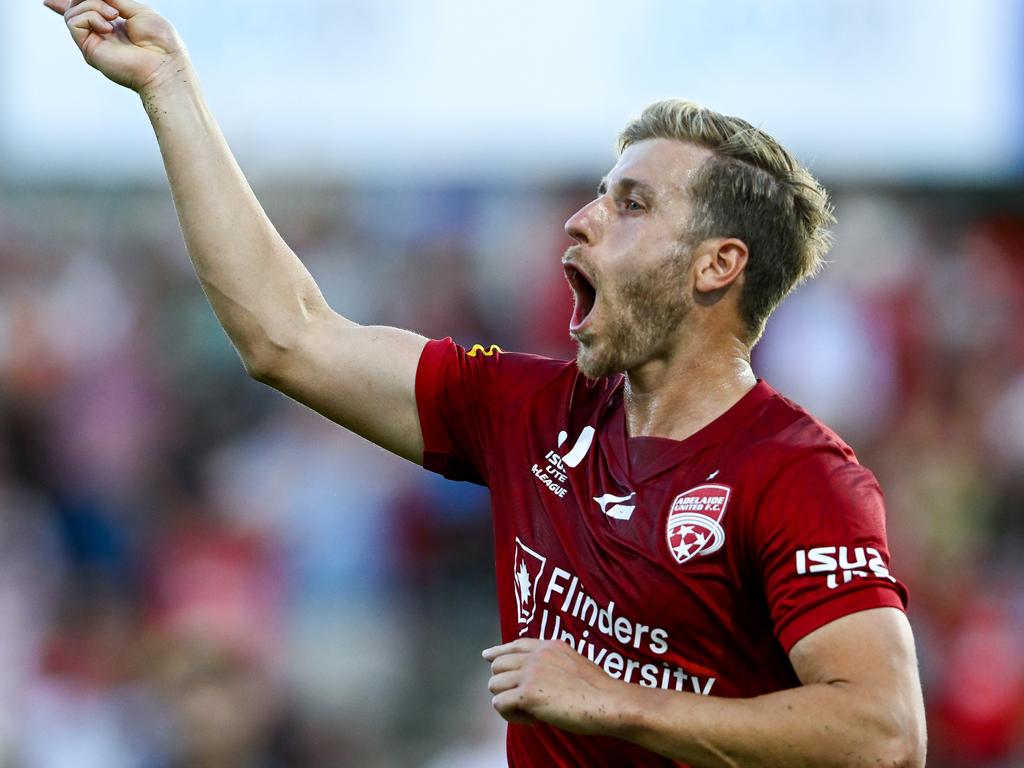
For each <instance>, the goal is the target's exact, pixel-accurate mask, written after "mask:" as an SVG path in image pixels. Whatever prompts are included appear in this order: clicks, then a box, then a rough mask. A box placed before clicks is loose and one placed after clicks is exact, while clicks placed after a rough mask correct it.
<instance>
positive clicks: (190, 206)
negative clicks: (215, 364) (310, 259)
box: [44, 0, 426, 463]
mask: <svg viewBox="0 0 1024 768" xmlns="http://www.w3.org/2000/svg"><path fill="white" fill-rule="evenodd" d="M44 2H45V5H46V6H47V7H49V8H51V9H52V10H54V11H56V12H58V13H62V14H64V18H65V21H66V22H67V25H68V28H69V30H70V32H71V36H72V38H73V39H74V41H75V43H76V44H77V45H78V47H79V49H80V50H81V52H82V55H83V56H84V58H85V60H86V61H87V62H88V63H89V64H90V65H91V66H93V67H95V68H96V69H98V70H99V71H100V72H102V73H103V74H104V75H106V76H107V77H108V78H109V79H111V80H113V81H114V82H115V83H118V84H119V85H123V86H125V87H127V88H131V89H132V90H134V91H136V92H137V93H138V94H139V96H140V97H141V99H142V103H143V105H144V106H145V108H146V112H147V113H148V114H149V118H150V122H151V123H152V125H153V130H154V132H155V133H156V138H157V141H158V142H159V144H160V152H161V154H162V155H163V160H164V167H165V168H166V170H167V178H168V180H169V181H170V185H171V192H172V194H173V197H174V205H175V208H176V209H177V212H178V218H179V220H180V222H181V230H182V233H183V234H184V236H185V244H186V246H187V247H188V252H189V256H190V257H191V259H192V263H193V264H194V265H195V269H196V274H197V275H198V276H199V281H200V283H201V284H202V286H203V290H204V291H205V292H206V296H207V297H208V299H209V300H210V304H211V305H212V307H213V310H214V312H215V313H216V314H217V318H218V320H219V321H220V323H221V325H222V326H223V327H224V330H225V331H227V334H228V336H229V337H230V338H231V341H232V343H233V344H234V345H235V348H236V349H237V350H238V352H239V354H240V355H241V357H242V361H243V362H244V364H245V367H246V370H247V371H248V372H249V374H250V375H251V376H252V377H253V378H255V379H258V380H260V381H263V382H265V383H267V384H270V385H271V386H273V387H275V388H277V389H279V390H280V391H281V392H283V393H285V394H286V395H289V396H290V397H293V398H295V399H296V400H298V401H299V402H302V403H305V404H306V405H308V406H310V407H311V408H314V409H315V410H317V411H319V412H320V413H323V414H324V415H325V416H327V417H328V418H330V419H332V420H334V421H336V422H338V423H339V424H341V425H342V426H344V427H347V428H348V429H351V430H353V431H354V432H357V433H358V434H360V435H363V436H364V437H366V438H367V439H369V440H372V441H373V442H375V443H377V444H378V445H381V446H383V447H384V448H387V449H388V450H390V451H393V452H394V453H397V454H399V455H400V456H404V457H405V458H407V459H410V460H412V461H415V462H417V463H419V462H421V461H422V454H423V438H422V434H421V431H420V424H419V418H418V415H417V411H416V400H415V391H414V384H415V376H416V366H417V364H418V361H419V356H420V352H421V351H422V350H423V346H424V344H426V339H424V338H423V337H422V336H418V335H416V334H414V333H410V332H408V331H403V330H399V329H397V328H387V327H369V326H360V325H358V324H356V323H354V322H352V321H350V320H348V319H346V318H344V317H342V316H341V315H339V314H337V313H336V312H334V311H333V310H332V309H331V308H330V307H329V306H328V305H327V302H326V301H325V300H324V297H323V295H322V294H321V293H320V290H319V288H317V285H316V283H315V282H314V281H313V278H312V276H311V275H310V274H309V272H308V270H306V268H305V267H304V266H303V264H302V262H301V261H299V259H298V257H297V256H296V255H295V253H294V252H293V251H292V250H291V249H290V248H289V247H288V245H287V243H285V242H284V240H283V239H282V238H281V236H280V235H279V234H278V233H277V230H275V229H274V226H273V224H271V222H270V220H269V219H268V218H267V215H266V214H265V213H264V211H263V208H262V207H261V206H260V204H259V201H258V200H257V199H256V196H255V195H254V194H253V192H252V190H251V189H250V187H249V184H248V183H247V182H246V180H245V177H244V176H243V174H242V171H241V169H240V168H239V167H238V164H237V163H236V162H235V158H234V157H233V156H232V154H231V151H230V149H229V148H228V145H227V142H226V141H225V140H224V136H223V134H222V133H221V131H220V128H219V127H218V125H217V122H216V120H214V118H213V115H212V114H211V113H210V110H209V109H208V108H207V106H206V103H205V101H204V99H203V95H202V92H201V90H200V87H199V82H198V79H197V77H196V73H195V71H194V70H193V68H192V64H191V62H190V60H189V56H188V52H187V50H186V49H185V45H184V43H183V42H182V40H181V38H180V37H179V36H178V34H177V32H176V31H175V29H174V27H173V26H172V25H171V24H170V23H169V22H168V21H167V20H166V19H164V18H162V17H161V16H160V15H158V14H157V13H155V12H154V11H153V10H151V9H150V8H148V7H147V6H144V5H142V4H141V3H137V2H134V0H109V2H103V1H102V0H44Z"/></svg>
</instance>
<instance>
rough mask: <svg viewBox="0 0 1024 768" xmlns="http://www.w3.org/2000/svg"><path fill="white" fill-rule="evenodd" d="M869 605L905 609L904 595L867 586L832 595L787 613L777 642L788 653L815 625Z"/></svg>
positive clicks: (820, 625) (855, 611)
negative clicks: (800, 610) (788, 614)
mask: <svg viewBox="0 0 1024 768" xmlns="http://www.w3.org/2000/svg"><path fill="white" fill-rule="evenodd" d="M871 608H898V609H899V610H901V611H906V608H907V606H906V598H905V597H904V596H903V595H901V594H900V593H899V592H898V591H896V589H895V588H890V587H882V586H868V587H866V588H863V589H858V590H856V591H854V592H847V593H845V594H842V595H839V596H836V597H831V598H830V599H828V600H826V601H825V602H822V603H819V604H817V605H815V606H812V607H811V608H809V609H808V610H805V611H802V612H794V613H793V614H790V616H789V617H787V618H786V619H785V620H784V621H783V622H781V623H780V624H779V625H778V626H777V627H776V629H775V632H776V635H777V636H778V638H779V643H780V644H781V645H782V648H783V650H784V651H785V652H786V653H787V654H788V653H789V652H790V650H791V649H792V648H793V646H794V645H796V644H797V642H799V641H800V640H802V639H803V638H804V637H806V636H807V635H809V634H810V633H811V632H813V631H814V630H816V629H820V628H821V627H823V626H825V625H826V624H828V623H829V622H831V621H835V620H836V619H839V618H842V617H843V616H848V615H849V614H851V613H858V612H859V611H867V610H870V609H871Z"/></svg>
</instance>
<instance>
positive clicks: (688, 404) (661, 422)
mask: <svg viewBox="0 0 1024 768" xmlns="http://www.w3.org/2000/svg"><path fill="white" fill-rule="evenodd" d="M710 337H711V336H710V335H708V336H705V335H704V334H701V333H697V334H691V335H690V336H689V337H688V338H687V339H685V340H683V341H682V342H681V343H680V344H678V345H676V347H675V348H674V349H673V350H672V351H671V353H670V354H668V355H666V356H664V357H658V358H655V359H652V360H649V361H647V362H645V363H643V364H642V365H639V366H637V367H636V368H634V369H632V370H629V371H627V372H626V382H625V408H626V428H627V430H628V432H629V435H630V436H631V437H667V438H671V439H673V440H685V439H686V438H687V437H689V436H690V435H692V434H694V433H695V432H697V431H698V430H700V429H702V428H703V427H705V426H707V425H708V424H710V423H711V422H712V421H714V420H715V419H717V418H718V417H719V416H721V415H722V414H723V413H725V412H726V411H727V410H729V408H731V407H732V406H733V405H735V404H736V403H737V402H739V400H740V398H742V397H743V395H745V394H746V393H747V392H749V391H750V390H751V389H752V388H753V387H754V385H755V384H756V383H757V379H756V377H755V376H754V372H753V370H752V369H751V367H750V351H749V349H748V348H747V346H746V345H745V344H744V343H743V342H741V341H740V340H739V339H736V338H735V337H729V339H728V341H727V342H726V343H721V340H720V339H719V341H716V342H715V343H713V344H712V343H709V342H708V341H707V339H708V338H710Z"/></svg>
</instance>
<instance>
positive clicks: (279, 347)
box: [45, 0, 925, 768]
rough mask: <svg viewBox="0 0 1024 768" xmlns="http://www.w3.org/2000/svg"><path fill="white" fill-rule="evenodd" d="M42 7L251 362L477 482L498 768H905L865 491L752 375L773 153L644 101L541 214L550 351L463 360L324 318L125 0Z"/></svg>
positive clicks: (421, 341) (802, 203)
mask: <svg viewBox="0 0 1024 768" xmlns="http://www.w3.org/2000/svg"><path fill="white" fill-rule="evenodd" d="M45 2H46V4H47V5H48V6H49V7H51V8H52V9H54V10H55V11H58V12H61V13H63V14H64V16H65V19H66V23H67V25H68V27H69V29H70V31H71V35H72V37H73V39H74V41H75V42H76V43H77V45H78V47H79V48H80V49H81V51H82V53H83V55H84V57H85V60H86V61H87V62H88V63H89V64H91V65H92V66H94V67H96V68H97V69H99V70H100V71H101V72H102V73H103V74H105V75H106V76H107V77H108V78H110V79H111V80H113V81H114V82H117V83H119V84H121V85H124V86H127V87H129V88H131V89H133V90H135V91H137V92H138V94H139V95H140V96H141V100H142V103H143V106H144V107H145V109H146V111H147V112H148V114H149V117H150V120H151V122H152V125H153V129H154V131H155V133H156V137H157V140H158V142H159V145H160V150H161V152H162V154H163V159H164V163H165V166H166V170H167V176H168V179H169V180H170V185H171V189H172V192H173V196H174V202H175V205H176V207H177V211H178V215H179V218H180V220H181V227H182V231H183V233H184V236H185V241H186V244H187V247H188V251H189V254H190V256H191V258H192V260H193V262H194V264H195V268H196V272H197V273H198V276H199V280H200V282H201V283H202V286H203V288H204V290H205V291H206V294H207V296H208V297H209V300H210V303H211V304H212V305H213V309H214V311H215V312H216V314H217V317H218V318H219V320H220V322H221V323H222V324H223V326H224V328H225V329H226V331H227V333H228V335H229V336H230V338H231V340H232V342H233V343H234V345H235V346H236V347H237V349H238V351H239V353H240V355H241V357H242V359H243V361H244V363H245V366H246V369H247V370H248V372H249V373H250V375H251V376H253V377H254V378H256V379H258V380H260V381H263V382H266V383H268V384H270V385H272V386H274V387H276V388H277V389H279V390H281V391H282V392H284V393H286V394H288V395H290V396H291V397H293V398H295V399H296V400H299V401H301V402H303V403H305V404H307V405H309V406H310V407H312V408H315V409H316V410H318V411H320V412H321V413H323V414H324V415H326V416H327V417H329V418H331V419H333V420H334V421H336V422H338V423H339V424H341V425H343V426H345V427H347V428H348V429H351V430H353V431H355V432H357V433H359V434H361V435H363V436H364V437H366V438H368V439H369V440H372V441H374V442H375V443H377V444H379V445H381V446H384V447H385V448H388V449H389V450H391V451H393V452H395V453H397V454H398V455H400V456H404V457H405V458H407V459H410V460H412V461H415V462H419V463H421V464H422V465H423V466H425V467H426V468H428V469H431V470H434V471H436V472H441V473H443V474H445V475H446V476H448V477H452V478H460V479H464V480H470V481H474V482H477V483H483V484H486V485H487V486H488V487H489V488H490V490H491V494H492V500H493V502H492V503H493V511H494V527H495V556H496V567H497V575H498V590H499V594H498V599H499V606H500V614H501V633H502V640H503V641H504V643H503V644H501V645H498V646H495V647H493V648H489V649H487V650H486V651H484V657H485V659H487V660H488V661H490V662H491V667H492V677H491V680H490V689H491V691H492V693H493V694H494V699H493V703H494V707H495V708H496V709H497V710H498V712H500V713H501V715H502V716H503V717H505V718H506V719H507V720H508V721H509V723H510V725H509V727H508V756H509V764H510V765H512V766H516V767H517V768H522V767H524V766H538V767H539V766H582V765H586V766H616V767H619V766H659V765H664V766H668V765H681V764H688V765H692V766H753V765H758V766H767V765H770V766H787V767H788V768H796V767H797V766H889V767H895V766H920V765H923V763H924V752H925V733H924V713H923V706H922V699H921V690H920V684H919V681H918V674H917V664H916V659H915V652H914V645H913V639H912V636H911V631H910V626H909V624H908V622H907V619H906V615H905V613H904V608H905V605H906V599H907V594H906V590H905V589H904V587H903V585H902V584H900V583H899V582H898V581H896V579H895V578H894V577H893V576H891V575H890V572H889V555H888V551H887V548H886V541H885V524H884V508H883V501H882V496H881V492H880V490H879V488H878V485H877V483H876V481H875V479H874V477H873V476H872V474H871V473H870V472H869V471H868V470H866V469H864V468H863V467H861V466H860V465H859V464H858V463H857V460H856V458H855V457H854V455H853V452H852V451H851V450H850V448H849V447H847V446H846V445H845V444H844V443H843V442H842V441H841V440H840V439H839V438H838V437H837V436H836V435H835V434H834V433H833V432H831V431H830V430H829V429H828V428H827V427H825V426H824V425H822V424H820V423H819V422H817V421H816V420H815V419H814V418H813V417H811V416H809V415H808V414H807V413H806V412H805V411H803V410H801V409H800V408H799V407H797V406H796V405H794V404H792V403H791V402H789V401H788V400H786V399H785V398H783V397H782V396H781V395H779V394H778V393H776V392H775V391H774V390H772V388H771V387H770V386H769V385H768V384H766V383H765V382H763V381H758V380H757V379H756V378H755V376H754V374H753V372H752V370H751V366H750V350H751V347H752V346H753V344H754V343H755V342H756V341H757V339H758V337H759V336H760V334H761V332H762V330H763V328H764V324H765V321H766V319H767V317H768V315H769V314H770V313H771V311H772V310H773V309H774V308H775V306H776V305H777V304H778V303H779V302H780V301H781V300H782V299H783V298H784V297H785V296H786V294H787V293H788V292H789V291H790V290H792V289H793V287H794V286H795V285H796V284H797V283H799V282H800V281H801V280H802V279H804V278H806V277H808V276H810V275H811V274H813V273H814V272H815V270H816V269H817V268H818V265H819V264H820V261H821V259H822V255H823V253H824V252H825V250H826V248H827V244H828V238H827V234H826V227H827V225H828V224H829V223H830V222H831V213H830V208H829V205H828V201H827V197H826V195H825V193H824V191H823V190H822V188H821V187H820V186H819V185H818V184H817V182H816V181H815V180H814V179H813V178H812V177H811V175H810V174H809V173H808V172H807V171H806V170H805V169H804V168H802V167H801V166H800V165H799V164H797V163H796V162H795V161H794V159H793V158H792V157H791V156H790V155H789V153H788V152H786V150H785V149H783V148H782V147H781V146H780V145H779V144H778V143H777V142H775V141H774V140H773V139H772V138H771V137H769V136H767V135H766V134H765V133H763V132H761V131H759V130H757V129H756V128H753V127H752V126H750V125H749V124H748V123H746V122H744V121H742V120H739V119H737V118H733V117H727V116H724V115H721V114H718V113H715V112H712V111H710V110H707V109H703V108H701V107H698V106H697V105H694V104H692V103H689V102H681V101H670V102H662V103H659V104H655V105H652V106H651V107H649V108H648V109H647V110H646V111H645V112H644V113H643V115H642V116H641V117H640V118H639V119H638V120H636V121H634V122H632V123H630V124H629V125H628V126H627V128H626V129H625V131H624V132H623V133H622V135H621V138H620V148H621V151H620V154H619V157H618V162H617V163H616V164H615V166H614V167H613V168H612V169H611V171H610V172H609V173H608V174H607V176H606V177H605V178H604V180H603V181H602V182H601V185H600V187H599V188H598V190H597V196H596V198H595V199H594V200H593V201H592V202H590V203H589V204H587V205H586V206H585V207H584V208H583V209H581V210H580V211H579V212H578V213H576V214H575V215H574V216H573V217H572V218H571V219H569V221H568V222H567V223H566V232H567V233H568V235H569V237H570V238H571V239H572V241H573V243H574V244H573V245H572V246H571V247H570V248H569V249H568V250H567V251H566V253H565V256H564V258H563V263H564V266H565V273H566V277H567V278H568V281H569V284H570V286H571V288H572V290H573V292H574V294H575V310H574V312H573V315H572V318H571V320H570V326H569V331H570V333H571V335H572V337H573V338H574V339H575V341H576V343H577V345H578V354H577V357H576V360H575V361H574V362H560V361H555V360H548V359H543V358H539V357H535V356H530V355H524V354H511V353H505V352H502V351H501V350H499V349H497V348H496V347H490V348H484V347H482V346H476V347H473V348H472V349H470V350H469V351H466V350H465V349H463V348H461V347H459V346H457V345H456V344H454V343H452V341H451V340H450V339H444V340H436V341H428V340H427V339H425V338H423V337H421V336H418V335H416V334H414V333H410V332H408V331H403V330H398V329H395V328H386V327H361V326H359V325H357V324H356V323H353V322H351V321H349V320H347V319H345V318H344V317H342V316H341V315H339V314H336V313H335V312H334V311H333V310H332V309H331V308H330V307H328V305H327V304H326V302H325V301H324V299H323V297H322V295H321V293H320V291H319V290H318V289H317V286H316V285H315V284H314V282H313V280H312V278H311V276H310V275H309V273H308V272H307V271H306V269H305V268H304V267H303V266H302V263H301V262H300V261H299V259H298V258H297V257H296V256H295V254H294V253H293V252H292V251H291V250H290V249H289V248H288V246H287V245H286V244H285V243H284V242H283V240H282V239H281V238H280V236H279V235H278V234H277V232H276V231H275V230H274V228H273V226H272V225H271V223H270V221H269V220H268V219H267V217H266V215H265V214H264V212H263V211H262V209H261V208H260V206H259V203H258V202H257V200H256V198H255V197H254V196H253V193H252V192H251V190H250V189H249V187H248V185H247V183H246V181H245V178H244V177H243V175H242V173H241V171H240V170H239V168H238V166H237V165H236V163H235V161H234V159H233V157H232V155H231V153H230V151H229V150H228V147H227V144H226V143H225V141H224V138H223V136H222V135H221V133H220V131H219V129H218V127H217V124H216V122H215V121H214V119H213V117H212V115H211V114H210V112H209V110H208V109H207V107H206V105H205V103H204V101H203V97H202V94H201V92H200V88H199V85H198V82H197V78H196V74H195V72H194V71H193V68H192V66H191V65H190V62H189V58H188V55H187V52H186V50H185V47H184V45H183V43H182V41H181V39H180V38H179V37H178V35H177V33H176V32H175V30H174V28H173V27H172V26H171V25H170V24H169V23H168V22H167V21H165V20H164V19H163V18H161V17H160V16H159V15H157V14H156V13H155V12H153V11H152V10H150V9H149V8H147V7H146V6H143V5H140V4H139V3H137V2H135V0H107V2H103V0H45ZM808 364H813V361H808Z"/></svg>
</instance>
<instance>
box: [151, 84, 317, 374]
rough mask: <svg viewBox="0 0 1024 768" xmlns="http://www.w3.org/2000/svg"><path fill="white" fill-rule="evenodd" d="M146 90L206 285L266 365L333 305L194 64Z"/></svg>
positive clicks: (227, 322)
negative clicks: (252, 177)
mask: <svg viewBox="0 0 1024 768" xmlns="http://www.w3.org/2000/svg"><path fill="white" fill-rule="evenodd" d="M140 95H141V97H142V102H143V105H144V106H145V108H146V112H147V113H148V114H149V118H150V121H151V123H152V125H153V130H154V131H155V133H156V137H157V141H158V142H159V145H160V152H161V154H162V156H163V160H164V166H165V168H166V170H167V178H168V180H169V181H170V185H171V192H172V195H173V198H174V205H175V208H176V209H177V212H178V218H179V220H180V222H181V230H182V234H183V235H184V238H185V244H186V246H187V248H188V252H189V256H190V257H191V259H192V262H193V264H194V265H195V269H196V273H197V275H198V276H199V280H200V282H201V284H202V286H203V290H204V291H205V292H206V295H207V297H208V298H209V301H210V304H211V305H212V307H213V310H214V312H215V313H216V314H217V317H218V319H219V320H220V323H221V325H223V327H224V329H225V330H226V331H227V333H228V336H229V337H230V338H231V340H232V342H233V343H234V344H235V346H236V348H237V349H238V350H239V353H240V354H241V355H242V358H243V360H245V361H246V364H247V366H249V367H250V369H252V368H254V367H260V366H262V365H264V364H265V361H268V360H270V359H272V358H273V357H274V355H275V354H276V353H278V352H279V351H280V350H282V349H287V347H288V345H289V344H291V343H292V340H293V339H294V337H295V335H296V334H297V333H298V332H299V331H300V330H301V329H302V326H303V325H304V324H305V323H307V322H308V321H309V319H310V317H311V316H313V315H314V314H315V313H317V312H322V311H325V310H326V303H325V302H324V299H323V296H322V295H321V293H320V291H319V289H318V288H317V286H316V284H315V282H314V281H313V278H312V276H311V275H310V274H309V272H308V270H306V268H305V267H304V266H303V264H302V263H301V262H300V261H299V259H298V257H297V256H296V255H295V254H294V253H293V252H292V250H291V249H290V248H289V247H288V245H287V244H286V243H285V242H284V240H283V239H282V238H281V236H280V235H279V234H278V233H277V231H276V230H275V229H274V226H273V224H271V222H270V220H269V219H268V218H267V215H266V214H265V213H264V211H263V209H262V207H261V206H260V204H259V201H258V200H257V199H256V196H255V195H254V194H253V192H252V190H251V189H250V187H249V184H248V182H247V181H246V179H245V177H244V175H243V174H242V171H241V169H240V168H239V167H238V164H237V162H236V161H235V158H234V157H233V156H232V154H231V151H230V149H229V148H228V145H227V142H226V141H225V139H224V136H223V134H222V133H221V131H220V128H219V127H218V125H217V122H216V120H215V119H214V118H213V115H212V114H211V113H210V111H209V109H208V108H207V106H206V103H205V100H204V99H203V95H202V92H201V89H200V87H199V83H198V81H197V79H196V77H195V73H194V71H193V70H192V68H191V67H190V66H188V65H187V64H182V65H181V67H180V69H179V70H178V71H177V72H175V73H174V75H173V76H172V77H170V78H167V79H166V80H165V81H164V82H162V83H160V84H159V85H155V86H153V87H152V88H149V89H146V90H143V91H142V92H141V93H140Z"/></svg>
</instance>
